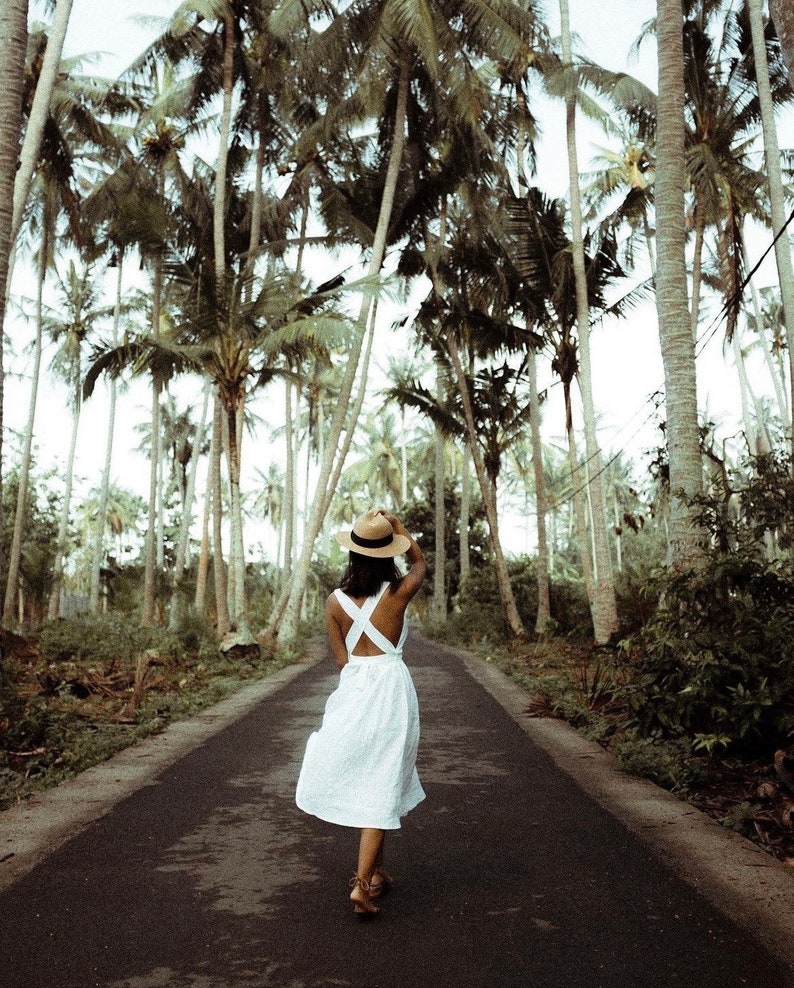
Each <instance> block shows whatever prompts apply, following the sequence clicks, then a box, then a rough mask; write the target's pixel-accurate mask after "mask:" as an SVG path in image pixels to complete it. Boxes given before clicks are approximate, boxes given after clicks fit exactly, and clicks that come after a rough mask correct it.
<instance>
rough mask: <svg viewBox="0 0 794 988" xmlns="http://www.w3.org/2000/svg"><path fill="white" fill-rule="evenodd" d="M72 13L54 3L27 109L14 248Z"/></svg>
mask: <svg viewBox="0 0 794 988" xmlns="http://www.w3.org/2000/svg"><path fill="white" fill-rule="evenodd" d="M71 13H72V0H57V3H56V5H55V14H54V17H53V23H52V27H51V28H50V31H49V34H48V38H47V42H46V48H45V51H44V58H43V59H42V62H41V67H40V69H39V73H38V78H37V80H36V90H35V93H34V95H33V100H32V103H31V106H30V113H29V115H28V121H27V126H26V128H25V138H24V140H23V142H22V148H21V150H20V152H19V168H18V170H17V173H16V180H15V182H14V213H13V220H12V225H11V238H10V242H11V244H12V245H13V243H14V241H15V240H16V238H17V235H18V234H19V231H20V229H21V227H22V220H23V215H24V212H25V205H26V203H27V200H28V193H29V192H30V186H31V183H32V181H33V175H34V172H35V171H36V167H37V165H38V163H39V161H40V157H41V155H40V151H41V142H42V138H43V136H44V128H45V126H46V124H47V120H48V118H49V117H50V113H51V104H52V94H53V91H54V89H55V84H56V80H57V78H58V73H59V72H60V69H61V53H62V52H63V43H64V40H65V39H66V29H67V28H68V26H69V17H70V15H71Z"/></svg>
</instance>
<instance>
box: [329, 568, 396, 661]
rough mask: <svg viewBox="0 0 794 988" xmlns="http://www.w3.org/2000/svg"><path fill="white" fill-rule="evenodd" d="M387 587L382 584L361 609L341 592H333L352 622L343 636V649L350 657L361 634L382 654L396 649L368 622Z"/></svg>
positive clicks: (385, 584) (392, 643) (386, 584)
mask: <svg viewBox="0 0 794 988" xmlns="http://www.w3.org/2000/svg"><path fill="white" fill-rule="evenodd" d="M388 586H389V584H388V583H384V584H383V586H382V587H381V588H380V590H379V591H378V592H377V593H376V594H373V596H372V597H367V599H366V600H365V601H364V603H363V604H362V605H361V607H359V606H358V604H356V603H354V602H353V601H352V600H351V599H350V598H349V597H348V596H347V594H345V593H343V592H342V591H341V590H335V591H334V594H335V595H336V599H337V600H338V601H339V603H340V604H341V605H342V610H343V611H344V612H345V613H346V614H347V615H348V617H350V618H352V620H353V626H352V627H351V629H350V631H348V633H347V634H346V635H345V647H346V648H347V651H348V654H349V655H352V653H353V649H354V648H355V647H356V645H358V642H359V639H360V638H361V636H362V635H363V634H366V636H367V638H369V640H370V641H371V642H372V644H373V645H377V646H378V648H380V649H382V650H383V651H384V652H393V651H394V649H395V647H396V646H395V645H394V642H390V641H389V639H388V638H387V637H386V636H385V635H384V634H383V633H382V632H380V631H378V629H377V628H376V627H375V625H374V624H372V623H371V621H370V618H371V617H372V613H373V611H374V610H375V608H376V607H377V606H378V602H379V601H380V599H381V597H382V596H383V595H384V593H385V592H386V588H387V587H388Z"/></svg>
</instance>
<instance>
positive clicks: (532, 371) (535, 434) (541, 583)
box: [527, 346, 551, 635]
mask: <svg viewBox="0 0 794 988" xmlns="http://www.w3.org/2000/svg"><path fill="white" fill-rule="evenodd" d="M527 369H528V374H529V400H530V401H531V403H532V404H531V405H530V406H529V429H530V434H531V436H532V467H533V471H534V474H535V511H536V512H537V532H538V563H537V565H538V574H537V585H538V614H537V618H536V620H535V634H536V635H545V633H546V631H547V629H548V626H549V622H550V621H551V591H550V580H549V545H548V537H547V535H546V512H547V510H548V507H547V502H546V481H545V478H544V476H543V443H542V441H541V437H540V405H539V402H540V397H539V395H538V357H537V353H536V350H535V347H534V346H530V347H529V350H528V352H527Z"/></svg>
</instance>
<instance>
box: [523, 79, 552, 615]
mask: <svg viewBox="0 0 794 988" xmlns="http://www.w3.org/2000/svg"><path fill="white" fill-rule="evenodd" d="M517 96H518V103H519V121H520V122H519V126H518V135H517V139H516V161H517V176H518V195H519V196H520V197H522V198H524V197H526V195H527V193H528V192H529V174H528V170H527V147H528V144H529V142H528V140H527V133H526V129H527V119H528V116H529V112H528V107H527V99H526V94H525V93H524V90H523V89H522V88H521V87H520V86H519V87H518V93H517ZM527 370H528V376H529V394H530V401H531V405H530V407H529V428H530V434H531V437H532V467H533V471H534V475H535V511H536V514H537V523H536V527H537V536H538V560H537V588H538V613H537V617H536V619H535V634H536V635H544V634H545V633H546V630H547V628H548V626H549V622H550V621H551V590H550V585H551V580H550V577H549V567H550V561H549V548H548V537H547V535H546V512H547V510H548V509H547V506H546V484H545V478H544V476H543V443H542V441H541V436H540V395H539V394H538V355H537V349H536V347H535V346H534V345H533V344H532V343H530V345H529V347H528V348H527Z"/></svg>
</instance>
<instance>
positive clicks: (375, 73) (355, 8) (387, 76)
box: [271, 0, 529, 640]
mask: <svg viewBox="0 0 794 988" xmlns="http://www.w3.org/2000/svg"><path fill="white" fill-rule="evenodd" d="M373 8H374V9H373ZM330 10H332V8H330ZM315 12H317V13H322V14H328V13H329V5H328V4H326V3H324V2H323V3H320V2H317V3H308V4H307V3H296V2H294V0H287V2H285V3H282V4H281V6H280V7H279V8H278V10H277V11H276V14H275V15H274V18H273V19H272V20H271V24H273V23H275V24H277V25H278V27H277V32H278V33H279V34H280V35H281V36H288V35H289V34H300V33H301V32H303V31H305V30H306V29H307V27H308V24H309V18H310V16H311V15H312V14H313V13H315ZM528 19H529V15H527V14H524V13H522V11H521V10H520V9H519V8H518V7H517V6H516V5H513V4H504V5H500V9H499V11H498V12H495V11H494V10H493V9H492V8H491V6H490V5H489V4H487V3H485V2H481V0H474V2H473V3H471V4H468V5H467V6H466V8H465V9H463V10H461V9H460V7H459V5H458V4H451V3H447V2H445V0H435V2H434V3H432V4H427V5H426V4H424V3H422V4H417V3H416V0H408V2H406V0H402V2H393V0H391V2H390V0H380V2H378V3H377V4H375V5H373V4H371V3H365V2H354V3H352V4H350V5H349V6H347V7H346V8H345V9H344V10H343V12H342V13H341V14H340V15H339V16H337V17H335V18H334V19H333V20H332V21H331V23H330V25H329V26H328V28H327V29H326V30H324V31H323V32H322V33H321V34H316V35H315V37H314V39H313V46H312V51H313V53H315V64H317V65H318V66H319V67H320V69H321V73H322V76H321V78H322V79H323V86H325V80H326V79H327V77H328V76H327V74H326V73H328V72H329V62H330V58H329V56H330V55H333V56H334V57H335V59H336V60H337V61H336V64H337V65H339V58H340V56H344V58H345V59H348V58H349V56H351V55H352V56H354V64H352V65H350V64H349V65H348V66H340V68H338V69H333V68H331V69H330V71H331V74H332V75H336V77H337V78H340V79H349V80H351V84H350V86H349V88H347V89H345V90H343V91H342V93H341V96H340V98H339V99H338V100H336V101H334V102H333V104H331V105H330V106H329V108H328V113H327V115H326V118H325V119H324V120H323V121H322V126H323V127H324V128H325V132H326V134H327V133H328V131H329V130H331V129H332V128H336V127H337V126H338V123H342V124H343V126H344V128H345V130H348V131H350V130H352V129H354V127H355V125H356V124H357V123H358V122H359V121H362V120H368V119H372V118H376V119H380V121H381V124H382V126H383V129H384V131H385V133H384V135H383V136H384V139H383V141H382V144H381V147H382V148H383V149H385V148H388V152H385V151H382V153H381V160H382V161H383V163H384V168H383V169H382V170H381V175H382V176H383V177H382V178H380V176H378V185H379V187H380V188H381V189H382V193H381V195H380V202H379V206H378V210H377V215H376V216H374V215H371V216H370V217H368V223H367V225H368V226H369V229H370V230H373V229H374V233H373V234H372V235H371V237H372V239H371V243H372V247H371V250H370V258H369V266H368V273H369V274H370V275H374V274H376V273H377V272H379V271H380V268H381V265H382V261H383V256H384V252H385V246H386V242H387V238H388V236H389V227H390V223H391V219H392V214H393V210H394V205H395V202H396V200H397V198H398V189H397V183H398V178H399V175H400V168H401V162H402V157H403V148H404V146H405V139H406V135H405V128H406V122H407V121H408V120H409V116H408V109H409V102H410V105H411V109H412V111H413V109H414V107H416V101H415V100H414V97H413V95H412V94H411V92H410V85H411V82H412V78H413V80H414V81H415V82H416V81H417V80H418V79H420V78H424V79H426V80H429V81H430V82H431V83H433V84H435V85H436V88H437V89H441V87H440V86H439V85H438V83H439V82H443V81H444V73H445V72H446V73H456V72H457V71H458V68H459V67H460V66H459V65H456V64H455V63H456V62H457V61H458V60H457V59H452V58H449V59H445V58H443V57H442V56H443V53H445V52H452V51H455V52H459V51H460V50H461V49H462V48H463V47H464V46H465V47H466V48H467V49H468V50H469V51H470V50H473V49H477V50H479V51H481V52H482V51H486V50H488V49H491V50H492V49H493V47H494V46H495V45H500V46H501V48H502V52H501V53H502V54H504V55H505V57H506V58H509V57H510V53H511V52H512V53H513V54H518V53H519V52H520V51H521V50H522V49H523V48H524V46H525V41H524V40H523V38H522V36H521V34H520V33H519V28H521V27H523V26H525V24H526V23H527V20H528ZM453 25H454V28H453ZM462 43H463V44H462ZM462 64H465V63H462ZM385 67H388V70H389V71H388V72H385V71H384V68H385ZM474 79H475V76H474V73H470V74H469V76H468V77H467V80H468V81H469V82H471V81H473V80H474ZM481 88H482V87H481ZM444 91H445V93H446V94H447V99H448V100H449V102H450V105H451V106H454V108H455V109H454V112H451V113H450V116H451V117H454V116H456V115H457V116H458V117H459V119H461V120H463V119H465V120H467V121H470V122H472V123H473V122H474V120H475V119H476V118H477V107H478V105H479V101H471V100H470V99H469V96H470V95H471V85H469V86H458V87H451V86H450V87H449V88H448V89H445V90H444ZM324 95H325V94H324ZM392 107H393V109H392ZM359 229H361V227H359ZM369 315H370V306H369V305H368V304H367V305H365V306H362V309H361V312H360V315H359V320H358V323H357V333H356V337H355V341H354V344H353V346H352V348H351V350H350V356H349V360H348V364H347V369H346V374H345V378H344V381H343V386H342V396H341V397H342V400H341V401H340V406H339V409H338V411H337V414H336V415H335V416H334V420H333V422H332V425H331V428H330V430H329V454H328V456H327V458H326V462H325V463H324V464H323V466H322V468H321V471H320V477H319V481H318V488H317V494H316V497H315V501H314V504H313V508H312V512H311V515H310V517H309V519H308V523H307V531H306V537H305V543H304V549H303V553H302V556H301V559H300V561H299V564H298V568H297V571H296V574H295V578H294V580H293V586H292V591H291V593H290V594H289V597H288V598H287V599H286V600H284V595H282V600H280V601H279V602H278V603H277V605H276V607H275V609H274V615H273V618H272V621H271V624H272V628H273V630H275V629H278V631H279V636H280V637H282V638H283V639H285V640H288V639H290V638H291V637H292V636H293V634H294V630H295V620H296V616H297V613H298V604H299V601H300V599H301V597H302V594H303V588H304V586H305V583H306V577H307V574H308V569H309V564H310V561H311V555H312V551H313V545H314V541H315V539H316V537H317V535H318V533H319V531H320V528H321V526H322V522H323V517H324V513H325V511H326V510H327V507H326V503H327V501H328V497H327V492H328V490H329V489H331V488H332V486H333V484H332V478H333V476H334V474H336V475H338V473H339V472H340V470H341V464H342V463H343V461H344V455H345V454H346V446H348V445H349V439H350V435H351V431H352V426H353V425H354V423H352V424H351V423H349V422H348V424H347V428H348V433H347V438H346V440H345V442H344V443H342V445H341V448H340V449H339V456H338V458H337V461H336V463H335V464H334V462H333V459H334V455H335V453H336V449H337V448H338V447H339V444H340V441H341V436H342V432H343V430H344V428H345V425H346V423H345V418H346V415H345V411H346V408H345V406H346V405H347V403H348V401H349V396H350V394H351V393H352V387H353V382H354V380H355V375H356V372H357V369H358V365H359V361H360V359H361V355H362V348H363V345H364V338H365V331H366V327H367V323H368V319H369Z"/></svg>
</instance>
